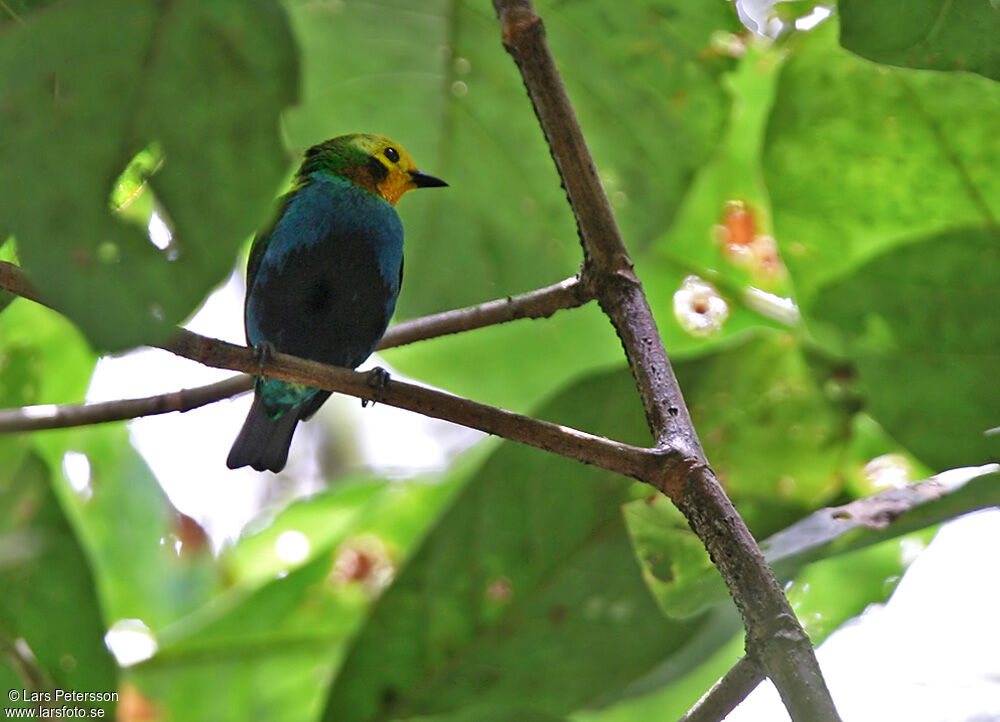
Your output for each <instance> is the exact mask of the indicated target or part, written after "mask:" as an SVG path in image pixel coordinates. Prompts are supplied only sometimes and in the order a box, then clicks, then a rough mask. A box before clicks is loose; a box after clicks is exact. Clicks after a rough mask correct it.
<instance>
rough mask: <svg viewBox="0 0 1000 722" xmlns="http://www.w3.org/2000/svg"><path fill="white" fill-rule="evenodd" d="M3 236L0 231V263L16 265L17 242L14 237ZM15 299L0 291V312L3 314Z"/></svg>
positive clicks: (12, 295)
mask: <svg viewBox="0 0 1000 722" xmlns="http://www.w3.org/2000/svg"><path fill="white" fill-rule="evenodd" d="M4 236H5V234H4V232H3V230H0V261H6V262H7V263H13V264H14V265H18V260H17V242H16V241H15V240H14V237H13V236H11V237H9V238H4ZM15 298H17V296H15V295H14V294H13V293H11V292H10V291H5V290H3V289H0V312H3V310H4V309H5V308H7V306H9V305H10V304H11V303H12V302H13V301H14V299H15Z"/></svg>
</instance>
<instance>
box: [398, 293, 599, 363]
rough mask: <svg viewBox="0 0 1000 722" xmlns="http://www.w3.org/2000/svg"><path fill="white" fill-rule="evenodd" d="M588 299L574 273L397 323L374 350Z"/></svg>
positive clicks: (545, 312) (539, 315)
mask: <svg viewBox="0 0 1000 722" xmlns="http://www.w3.org/2000/svg"><path fill="white" fill-rule="evenodd" d="M592 298H593V296H592V295H590V293H589V292H588V291H587V288H586V286H585V285H584V284H583V283H582V282H581V281H580V279H579V278H577V277H575V276H574V277H573V278H567V279H566V280H565V281H560V282H559V283H556V284H553V285H551V286H546V287H545V288H539V289H538V290H536V291H531V292H529V293H525V294H522V295H520V296H509V297H507V298H501V299H498V300H496V301H487V302H486V303H481V304H479V305H478V306H469V307H468V308H460V309H457V310H454V311H445V312H444V313H437V314H434V315H433V316H424V317H423V318H415V319H413V320H412V321H403V322H402V323H397V324H396V325H394V326H391V327H390V328H389V330H388V331H386V333H385V336H383V337H382V340H381V341H380V342H379V345H378V350H382V349H387V348H394V347H396V346H404V345H406V344H409V343H413V342H415V341H424V340H426V339H431V338H437V337H438V336H445V335H447V334H452V333H459V332H461V331H472V330H474V329H477V328H483V327H485V326H495V325H496V324H499V323H506V322H508V321H516V320H518V319H521V318H548V317H549V316H551V315H552V314H553V313H555V312H556V311H560V310H563V309H568V308H576V307H577V306H582V305H584V304H585V303H587V302H588V301H590V300H591V299H592Z"/></svg>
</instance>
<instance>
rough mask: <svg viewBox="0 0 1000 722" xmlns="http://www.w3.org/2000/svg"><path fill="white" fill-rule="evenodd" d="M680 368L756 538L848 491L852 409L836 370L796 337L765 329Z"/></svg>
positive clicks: (725, 479)
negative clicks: (845, 485)
mask: <svg viewBox="0 0 1000 722" xmlns="http://www.w3.org/2000/svg"><path fill="white" fill-rule="evenodd" d="M674 366H675V370H676V372H677V377H678V380H679V382H680V385H681V388H682V389H684V395H685V398H686V399H687V402H688V405H689V406H690V408H691V415H692V419H693V421H694V424H695V427H696V428H697V429H698V435H699V437H700V438H701V440H702V443H703V444H704V446H705V451H706V454H707V455H708V458H709V459H710V460H711V462H712V468H713V469H714V470H715V472H716V474H717V475H718V477H719V479H720V481H721V482H722V483H723V485H724V486H725V488H726V490H727V493H728V494H729V495H730V496H731V498H732V499H733V500H734V501H736V502H737V503H739V504H740V505H741V513H742V514H743V516H744V518H745V519H746V520H747V523H748V524H749V525H750V528H751V529H752V530H754V532H755V533H756V534H758V535H761V534H768V533H770V532H772V531H775V530H777V529H779V528H781V527H782V526H784V525H785V524H786V523H788V522H789V521H791V520H792V519H794V518H795V517H797V516H798V514H799V513H801V510H802V509H808V508H814V507H816V506H819V505H821V504H823V503H825V502H826V501H828V500H829V499H831V498H833V497H834V496H836V495H837V494H838V493H839V492H840V490H841V487H842V484H843V473H842V467H843V462H844V456H845V451H846V448H847V443H848V441H849V439H850V412H851V407H850V404H849V403H848V400H847V399H844V398H843V397H842V395H841V394H840V392H839V391H838V389H837V388H836V387H835V386H834V385H832V384H831V383H830V381H831V378H832V376H833V374H834V372H835V369H834V368H832V367H831V366H829V365H828V364H827V363H826V362H825V361H824V360H823V359H822V358H821V357H819V356H814V355H810V354H808V353H807V352H806V351H805V350H804V349H803V348H802V347H801V345H800V344H799V342H798V341H797V340H796V338H795V336H794V335H792V334H790V333H787V332H774V331H762V332H760V333H758V334H756V335H753V336H749V337H746V338H744V339H742V342H741V343H737V344H733V345H731V346H729V347H727V348H724V349H721V350H718V351H715V352H713V353H710V354H704V355H701V356H696V357H692V358H689V359H684V360H681V361H679V362H677V363H675V364H674ZM788 515H791V516H788Z"/></svg>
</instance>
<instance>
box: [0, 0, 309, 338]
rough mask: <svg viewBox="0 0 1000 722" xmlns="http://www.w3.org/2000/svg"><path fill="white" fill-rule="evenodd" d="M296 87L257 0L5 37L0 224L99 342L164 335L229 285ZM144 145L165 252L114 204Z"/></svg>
mask: <svg viewBox="0 0 1000 722" xmlns="http://www.w3.org/2000/svg"><path fill="white" fill-rule="evenodd" d="M83 27H86V28H87V29H88V30H87V32H80V28H83ZM295 82H296V60H295V55H294V51H293V45H292V40H291V37H290V34H289V31H288V28H287V25H286V24H285V19H284V16H283V14H282V12H281V10H280V8H279V7H278V6H277V4H276V3H274V2H267V1H266V0H256V1H255V2H251V3H245V2H237V1H236V0H228V1H227V2H216V3H208V4H205V3H200V2H195V1H194V0H179V1H178V2H174V3H169V4H163V3H156V2H153V1H152V0H145V1H144V2H134V1H132V0H111V1H108V0H100V1H98V0H85V1H81V2H74V3H61V4H59V5H57V6H55V7H52V8H49V9H47V10H46V11H45V12H43V13H38V14H36V15H34V16H33V17H32V19H31V22H29V23H27V24H25V25H23V26H17V27H12V28H10V29H8V30H7V31H6V32H4V34H3V35H2V36H0V136H2V137H3V138H4V143H3V144H2V145H0V179H2V183H3V186H4V188H5V191H4V193H3V194H2V195H0V218H3V219H4V221H5V222H6V223H7V224H8V227H9V230H10V231H11V232H12V233H13V234H14V235H16V236H17V239H18V251H19V253H20V255H21V259H22V261H23V263H24V266H25V268H26V270H27V271H28V272H29V273H30V274H31V276H32V279H33V280H34V282H35V283H36V285H37V286H38V288H39V290H40V291H41V292H42V293H43V295H44V296H45V297H46V298H47V299H49V300H50V301H51V302H52V303H53V304H55V306H56V307H58V308H59V309H60V310H62V311H63V312H65V313H66V314H67V315H68V316H70V317H71V318H72V319H73V320H74V321H76V322H77V323H78V324H79V325H80V327H81V328H82V329H83V330H84V331H85V333H86V334H87V336H88V338H90V339H91V341H92V342H93V343H94V344H95V345H96V346H98V347H100V348H105V349H112V350H114V349H122V348H126V347H130V346H134V345H136V344H138V343H141V342H145V341H149V340H152V339H157V338H163V337H164V336H166V335H167V334H169V333H170V330H171V329H172V328H173V326H174V324H176V323H177V322H179V321H181V320H182V319H183V318H184V317H186V316H187V315H188V314H190V312H191V311H192V310H193V309H194V308H195V307H196V305H197V304H198V303H199V302H200V301H201V300H202V299H203V298H204V296H205V294H206V293H207V292H208V291H209V290H210V289H211V287H212V286H214V285H216V284H218V283H219V282H220V281H221V280H222V279H223V278H224V277H225V275H226V274H227V273H228V271H229V269H230V268H231V267H232V263H233V259H234V257H235V253H236V249H237V247H238V245H239V244H240V243H241V242H242V240H243V239H244V238H245V237H246V235H247V234H249V233H250V232H251V231H253V230H254V229H255V228H256V227H257V226H258V225H259V223H260V222H261V220H262V214H263V213H264V212H265V211H266V210H267V209H268V208H269V207H270V205H271V201H272V198H273V194H274V192H275V190H276V186H277V183H278V181H279V180H280V177H281V174H282V172H283V170H284V167H285V163H286V158H285V156H284V154H283V153H282V151H281V147H280V144H279V142H278V135H277V132H276V131H277V120H278V113H279V112H280V110H281V108H282V107H283V106H285V105H287V104H289V103H290V102H291V100H292V97H293V93H294V87H295ZM222 99H224V102H223V100H222ZM150 144H156V147H158V148H159V149H162V152H163V155H164V162H163V164H162V166H161V167H160V168H159V169H158V171H157V172H155V174H154V175H152V177H150V178H148V179H147V183H148V186H149V188H150V189H151V192H152V193H153V194H154V195H155V198H156V200H157V202H158V204H159V205H160V207H161V208H162V209H163V213H164V214H165V217H166V219H167V221H168V223H171V224H172V231H173V239H172V241H171V243H170V245H169V246H167V247H166V248H164V249H161V248H159V247H157V246H156V245H154V244H153V243H152V242H151V241H150V238H149V237H148V234H147V231H146V229H145V227H144V224H143V226H142V227H139V226H138V225H137V224H136V223H135V221H134V220H129V219H128V218H126V217H124V216H123V215H121V214H116V213H115V212H113V211H112V210H111V200H110V199H111V196H112V190H113V188H112V186H113V183H114V181H115V179H116V178H117V177H119V176H120V175H121V173H122V172H123V171H124V170H125V168H126V166H128V165H129V163H130V161H131V160H132V158H133V156H135V155H136V154H137V153H139V152H140V151H142V150H143V149H145V148H147V147H149V146H150ZM161 245H162V242H161Z"/></svg>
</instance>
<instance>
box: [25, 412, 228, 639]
mask: <svg viewBox="0 0 1000 722" xmlns="http://www.w3.org/2000/svg"><path fill="white" fill-rule="evenodd" d="M32 440H33V443H34V446H35V448H36V449H38V450H39V452H40V453H41V455H42V456H43V457H44V458H45V460H46V461H47V462H48V464H49V467H50V468H51V469H52V470H53V473H54V474H56V478H57V479H59V483H57V485H56V490H57V493H58V494H60V496H61V497H62V499H63V502H64V506H65V507H66V508H67V510H68V513H69V514H70V515H71V521H72V522H73V523H74V526H75V527H76V529H77V531H78V533H79V535H80V537H81V540H82V541H83V543H84V545H85V546H86V548H87V551H88V553H89V556H90V558H91V560H92V564H93V566H94V573H95V577H96V578H97V585H98V589H99V590H100V592H101V600H102V603H103V606H104V613H105V615H106V617H105V619H106V621H107V623H108V624H109V625H110V624H111V623H113V622H115V621H117V620H121V619H139V620H141V621H142V622H143V623H144V624H145V625H146V626H147V627H149V628H150V629H151V630H152V631H153V633H154V635H155V634H158V633H159V630H160V629H161V628H163V627H164V626H165V625H167V624H169V623H170V622H173V621H174V620H176V619H178V618H179V617H181V616H183V615H184V614H187V613H189V612H190V611H191V610H192V609H194V608H196V607H197V606H199V605H200V604H203V603H204V602H205V601H206V600H207V599H208V598H209V597H210V596H211V595H212V594H214V593H215V592H216V591H217V590H218V588H219V584H220V580H219V579H218V571H217V569H216V568H215V565H214V563H213V562H212V560H211V558H210V557H209V555H208V554H207V552H206V551H205V550H202V551H201V553H199V554H194V555H185V556H181V555H179V554H178V552H177V550H176V547H175V542H176V541H177V536H176V534H175V524H176V519H177V512H176V510H175V509H174V507H173V505H172V504H171V503H170V501H169V500H168V499H167V497H166V495H165V494H164V493H163V491H162V490H161V489H160V486H159V485H158V484H157V483H156V479H155V478H154V477H153V474H152V473H151V472H150V470H149V467H148V466H146V463H145V461H144V460H143V459H142V457H141V456H139V454H138V452H137V451H136V450H135V449H134V448H132V445H131V443H129V438H128V431H127V430H126V428H125V425H124V424H105V425H103V426H100V427H89V428H88V427H81V428H79V429H66V430H61V431H49V432H45V433H44V434H37V435H35V436H34V437H33V439H32Z"/></svg>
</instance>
